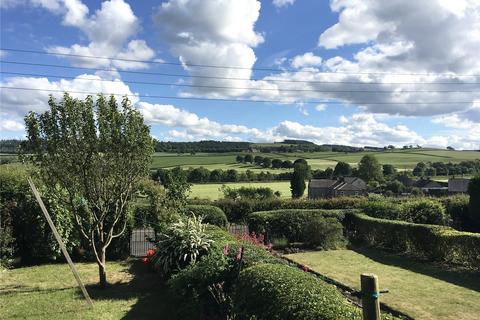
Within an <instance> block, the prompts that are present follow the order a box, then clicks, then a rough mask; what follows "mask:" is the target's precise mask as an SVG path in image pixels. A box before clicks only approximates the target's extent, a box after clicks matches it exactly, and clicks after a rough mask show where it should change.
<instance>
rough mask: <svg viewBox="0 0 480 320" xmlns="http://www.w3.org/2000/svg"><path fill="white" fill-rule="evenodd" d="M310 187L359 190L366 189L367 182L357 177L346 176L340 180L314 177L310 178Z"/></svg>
mask: <svg viewBox="0 0 480 320" xmlns="http://www.w3.org/2000/svg"><path fill="white" fill-rule="evenodd" d="M309 188H316V189H332V190H343V191H350V190H351V191H358V190H365V189H366V188H367V184H366V183H365V182H364V181H363V180H362V179H360V178H356V177H345V178H341V179H339V180H333V179H312V180H310V184H309Z"/></svg>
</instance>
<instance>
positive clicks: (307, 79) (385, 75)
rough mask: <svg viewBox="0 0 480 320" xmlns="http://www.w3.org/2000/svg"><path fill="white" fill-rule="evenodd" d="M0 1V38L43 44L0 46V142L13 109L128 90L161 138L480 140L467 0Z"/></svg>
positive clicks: (479, 35) (16, 129) (477, 70)
mask: <svg viewBox="0 0 480 320" xmlns="http://www.w3.org/2000/svg"><path fill="white" fill-rule="evenodd" d="M0 10H1V29H2V31H1V47H2V48H4V49H5V48H10V49H23V50H34V51H42V52H48V53H50V54H49V55H44V54H35V53H26V52H18V51H9V50H3V51H0V53H1V55H0V57H1V59H2V61H3V63H2V64H1V65H0V67H1V71H2V73H1V74H0V76H1V78H0V81H1V86H2V88H1V89H0V90H1V96H0V98H1V109H0V131H1V133H0V137H1V138H13V137H15V138H17V137H22V136H23V134H24V133H23V131H24V128H23V124H22V118H23V116H24V114H25V113H26V112H28V111H31V110H32V111H36V112H42V111H44V110H46V108H47V105H46V101H47V99H48V94H53V95H55V96H60V95H61V92H63V91H70V92H92V93H97V92H105V93H117V94H129V95H131V99H132V101H133V103H134V104H135V107H136V108H137V109H138V110H140V112H142V113H143V114H144V117H145V119H146V121H147V122H148V123H149V124H150V125H151V127H152V134H153V135H154V136H155V137H157V138H159V139H162V140H175V141H190V140H202V139H215V140H231V141H235V140H242V141H245V140H248V141H281V140H283V139H285V138H293V139H307V140H311V141H314V142H317V143H341V144H349V145H359V146H363V145H376V146H383V145H387V144H394V145H397V146H402V145H405V144H420V145H424V146H435V147H446V146H447V145H452V146H454V147H456V148H463V149H478V148H480V94H479V93H480V92H479V91H480V88H479V77H478V76H476V75H478V74H480V62H479V61H478V59H477V58H476V56H477V53H478V50H479V49H480V6H479V4H478V1H474V0H456V1H451V0H432V1H429V2H428V3H423V2H422V3H417V1H411V2H409V1H401V0H393V1H388V2H382V1H374V0H365V1H359V0H332V1H330V2H328V1H305V0H304V1H302V0H297V1H295V0H273V1H271V0H268V1H267V0H265V1H257V0H244V1H235V0H215V1H213V0H212V1H207V0H169V1H163V2H162V1H128V0H110V1H104V2H102V1H81V0H70V1H64V0H6V1H2V2H1V8H0ZM56 54H63V55H56ZM69 55H70V56H69ZM71 55H80V56H82V57H79V56H71ZM84 56H96V57H99V56H100V57H111V58H116V59H118V60H108V59H98V58H96V59H87V58H84ZM131 60H136V61H157V62H162V61H163V62H174V63H179V62H182V63H183V65H181V64H179V65H169V64H162V63H140V62H132V61H131ZM8 61H14V62H22V63H23V62H28V63H36V64H50V65H61V66H68V67H70V68H58V67H51V66H50V67H47V66H32V65H24V64H9V63H6V62H8ZM195 65H208V66H211V65H215V66H225V67H237V68H212V67H198V66H195ZM81 67H83V68H88V69H81ZM238 67H240V68H238ZM262 68H267V69H269V70H259V69H262ZM105 69H106V70H108V71H105ZM9 72H10V74H9ZM11 73H19V74H16V75H14V74H11ZM145 73H153V74H145ZM158 73H163V74H165V73H168V74H176V75H178V76H175V77H167V76H163V75H160V74H158ZM55 76H56V77H55ZM199 76H200V77H199ZM202 76H207V77H217V79H212V78H204V77H203V78H202ZM232 78H237V79H238V78H240V79H243V80H232ZM132 82H133V83H132ZM135 82H154V83H163V84H182V85H190V86H191V87H178V86H172V85H166V86H165V85H162V86H160V85H146V84H139V83H135ZM218 87H222V88H218ZM8 88H10V89H8ZM11 88H29V89H34V90H19V89H11ZM45 89H48V90H50V91H44V90H45ZM352 91H354V92H352ZM358 91H363V92H358ZM365 91H367V92H365ZM73 95H75V96H77V97H79V98H83V97H84V96H85V94H82V93H74V94H73ZM149 95H150V96H151V95H155V96H169V97H182V98H188V99H166V98H162V99H159V98H149V97H147V96H149ZM191 98H201V99H209V100H194V99H191ZM214 99H227V100H242V101H236V102H231V101H215V100H214ZM255 100H267V101H274V102H255ZM315 101H317V102H318V101H320V102H322V103H316V102H315Z"/></svg>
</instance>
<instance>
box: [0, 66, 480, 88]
mask: <svg viewBox="0 0 480 320" xmlns="http://www.w3.org/2000/svg"><path fill="white" fill-rule="evenodd" d="M0 74H10V75H19V76H31V77H48V78H58V79H75V80H82V81H99V82H112V83H115V82H116V81H115V80H108V79H98V78H79V77H72V76H64V75H51V74H41V73H22V72H7V71H1V70H0ZM121 81H122V82H123V83H128V84H143V85H156V86H172V87H189V88H210V89H233V90H253V91H275V92H277V91H278V92H319V93H321V92H325V93H453V92H459V93H480V91H479V90H401V91H398V90H323V89H276V88H252V87H232V86H205V85H194V84H179V83H162V82H147V81H129V80H121Z"/></svg>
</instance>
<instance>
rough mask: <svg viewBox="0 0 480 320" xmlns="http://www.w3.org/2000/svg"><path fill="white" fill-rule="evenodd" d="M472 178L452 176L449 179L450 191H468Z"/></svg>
mask: <svg viewBox="0 0 480 320" xmlns="http://www.w3.org/2000/svg"><path fill="white" fill-rule="evenodd" d="M469 183H470V179H463V178H452V179H448V191H450V192H467V191H468V184H469Z"/></svg>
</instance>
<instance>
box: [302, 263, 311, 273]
mask: <svg viewBox="0 0 480 320" xmlns="http://www.w3.org/2000/svg"><path fill="white" fill-rule="evenodd" d="M302 270H303V271H305V272H308V271H310V269H309V268H308V267H307V266H306V265H304V264H302Z"/></svg>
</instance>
